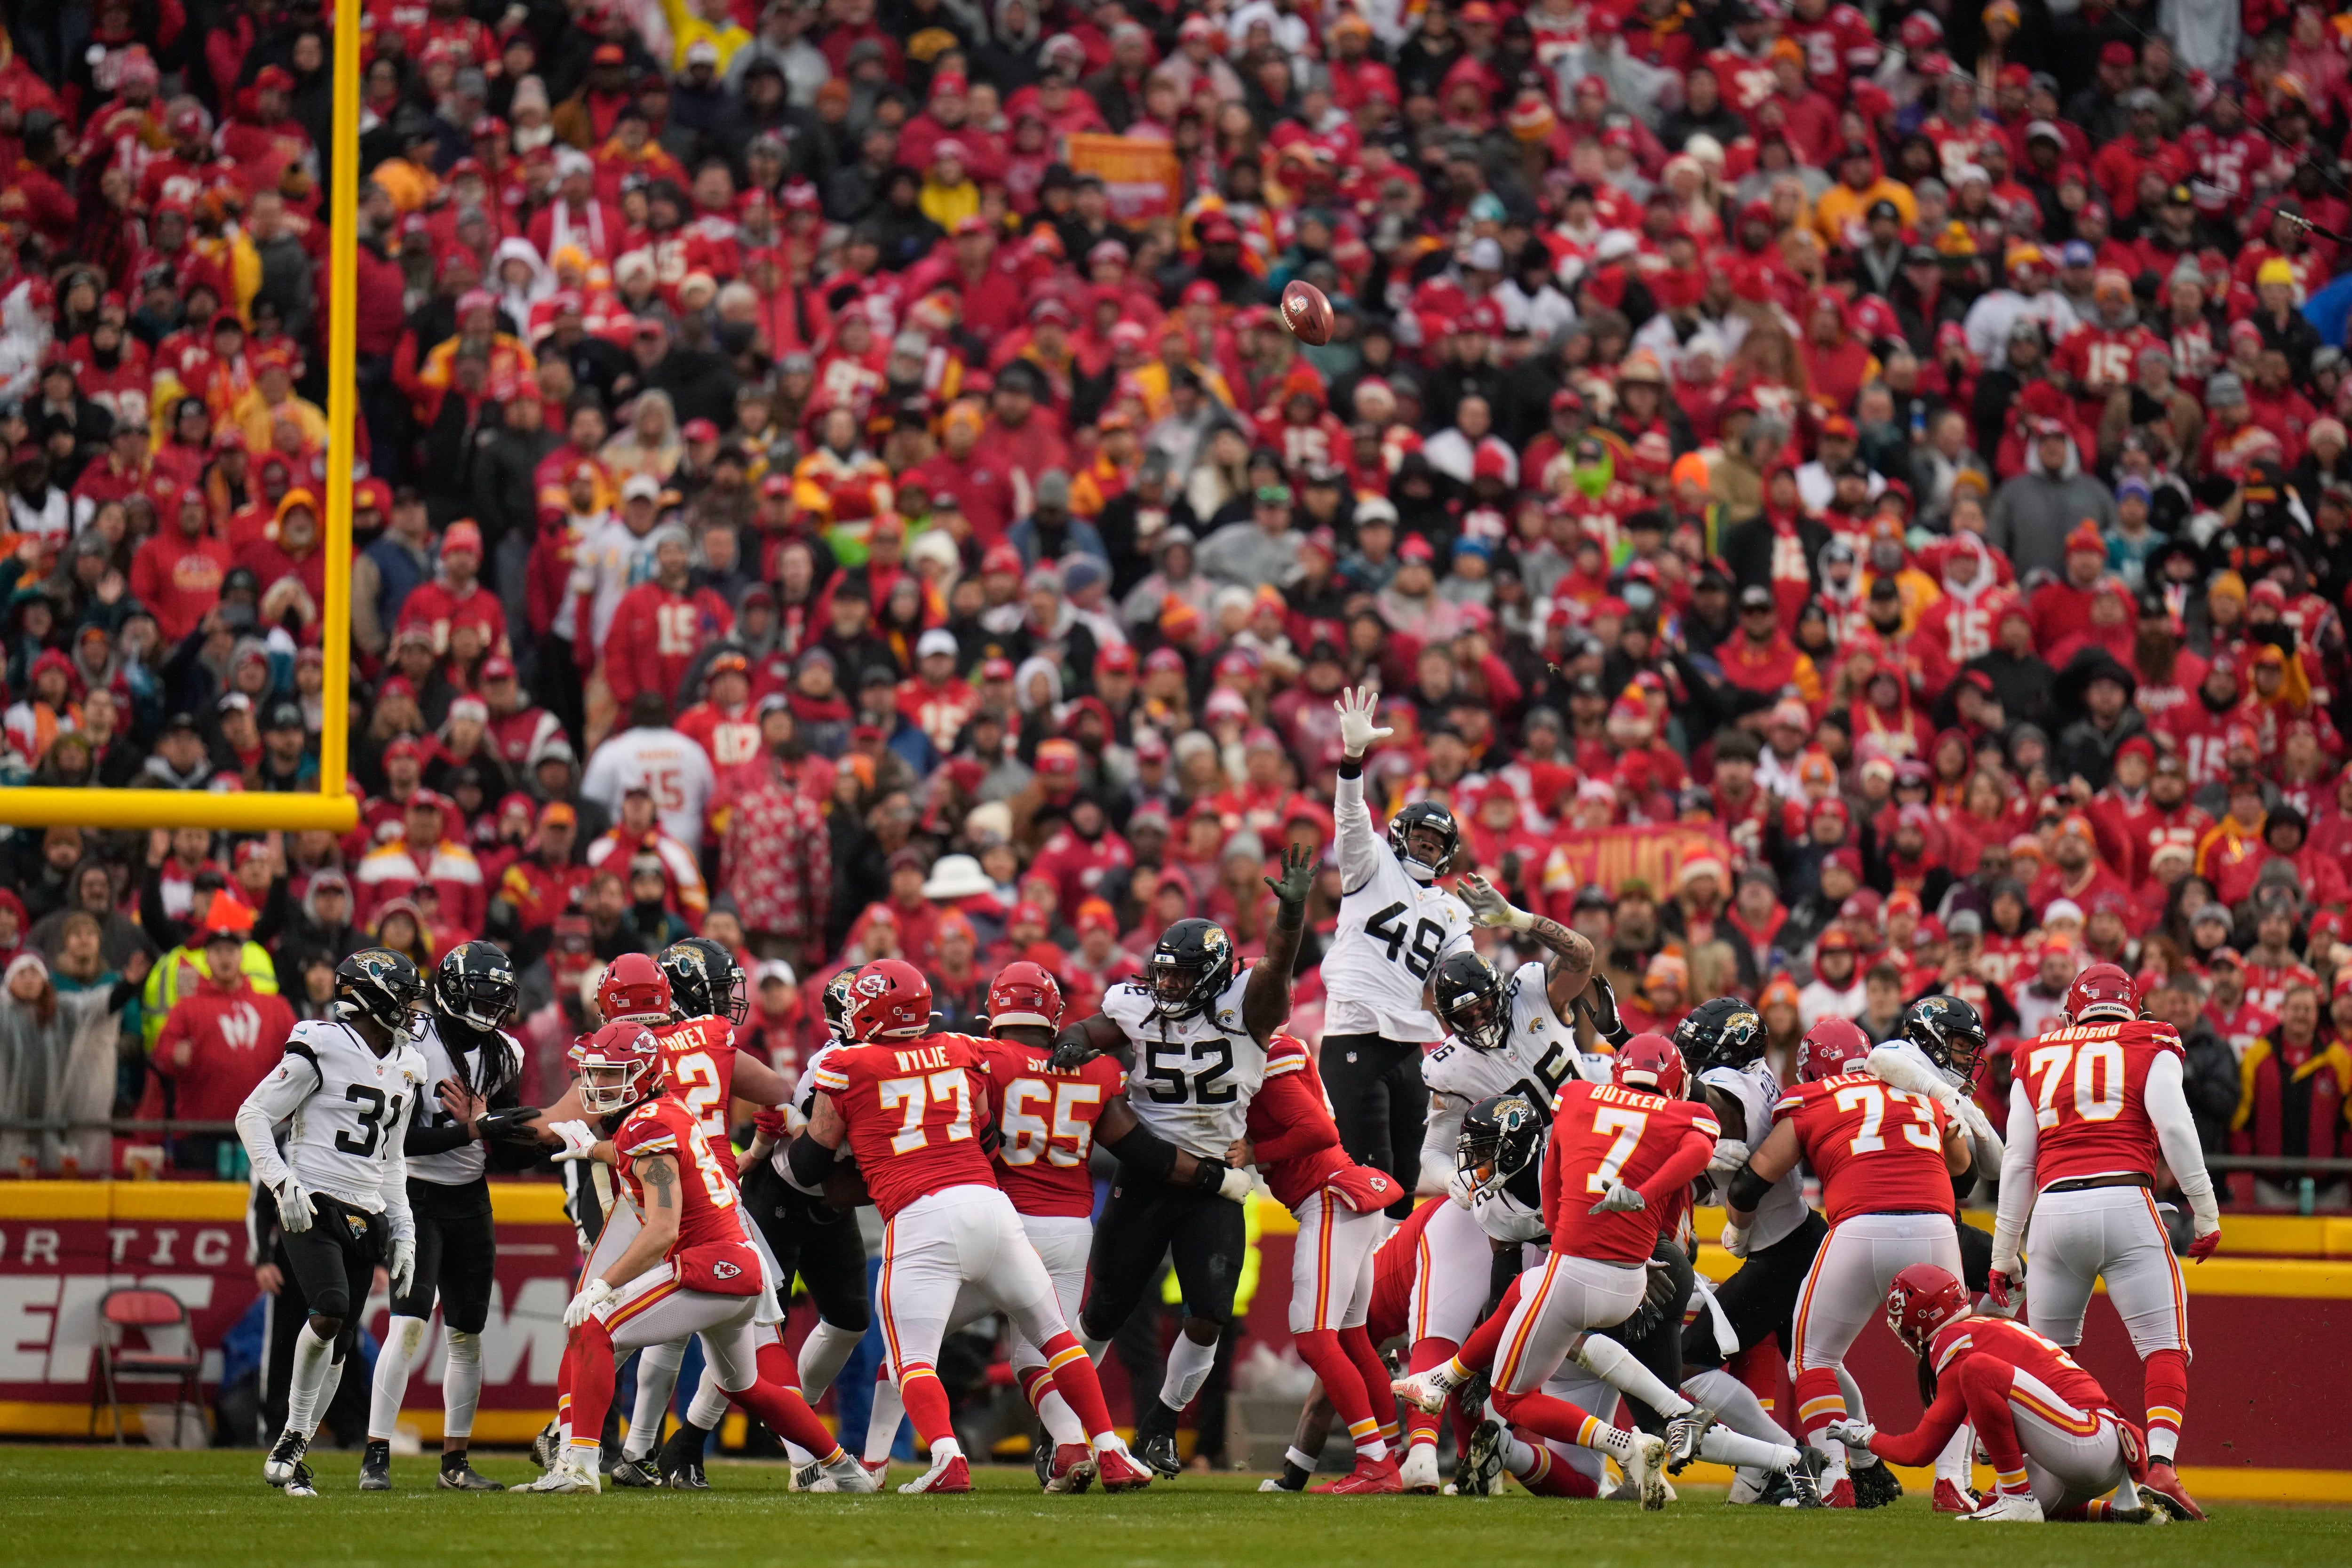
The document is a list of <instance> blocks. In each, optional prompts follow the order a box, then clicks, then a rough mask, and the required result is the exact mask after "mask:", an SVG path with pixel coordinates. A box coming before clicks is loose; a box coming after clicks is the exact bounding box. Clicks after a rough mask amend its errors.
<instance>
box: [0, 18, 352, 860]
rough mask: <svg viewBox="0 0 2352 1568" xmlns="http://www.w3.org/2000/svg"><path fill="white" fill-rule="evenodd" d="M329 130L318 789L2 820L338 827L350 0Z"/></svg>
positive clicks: (345, 659)
mask: <svg viewBox="0 0 2352 1568" xmlns="http://www.w3.org/2000/svg"><path fill="white" fill-rule="evenodd" d="M334 13H335V55H334V84H335V86H334V132H333V148H332V152H331V163H330V173H331V179H330V181H329V190H330V193H331V201H332V203H333V206H332V210H331V212H330V214H329V222H328V239H327V285H328V286H327V432H328V433H327V498H326V499H327V532H326V544H325V548H326V552H327V562H326V566H327V594H326V603H325V604H324V605H320V619H319V627H320V638H321V640H322V643H323V647H321V649H320V652H321V654H322V655H323V656H324V657H323V665H324V672H325V676H326V688H325V690H324V692H323V693H322V699H323V701H324V704H325V710H324V713H323V714H322V716H321V718H320V725H319V793H318V794H316V795H307V794H306V795H263V794H258V793H255V794H249V795H248V794H240V793H236V792H230V793H226V794H224V793H220V792H216V791H212V790H167V789H47V788H26V789H0V822H5V823H6V824H7V825H8V826H14V827H52V826H71V827H116V828H120V827H133V828H136V827H209V828H214V829H215V830H225V831H228V832H233V833H267V832H269V831H271V830H272V829H278V830H282V831H287V832H299V831H301V830H303V829H306V828H314V827H317V828H325V829H327V830H328V831H330V832H333V833H342V832H347V831H349V830H350V829H351V828H352V826H354V825H356V824H357V823H358V821H359V816H360V803H359V801H358V800H357V799H356V798H355V797H354V796H353V795H352V794H351V793H350V791H349V789H348V788H347V787H346V782H345V781H346V779H347V777H348V773H349V760H350V754H351V686H352V462H353V459H354V458H355V456H356V448H355V447H354V445H353V442H352V433H353V431H354V430H355V429H356V427H357V419H358V414H359V406H358V405H359V388H358V384H357V380H356V375H355V361H356V359H357V344H358V337H357V323H358V305H359V302H358V300H356V299H355V298H354V292H355V290H356V289H357V287H358V277H359V266H358V257H359V180H360V0H335V5H334Z"/></svg>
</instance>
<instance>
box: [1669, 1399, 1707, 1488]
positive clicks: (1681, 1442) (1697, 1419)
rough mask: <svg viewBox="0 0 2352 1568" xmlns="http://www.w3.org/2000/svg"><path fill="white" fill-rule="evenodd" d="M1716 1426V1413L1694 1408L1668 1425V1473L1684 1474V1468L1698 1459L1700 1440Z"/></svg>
mask: <svg viewBox="0 0 2352 1568" xmlns="http://www.w3.org/2000/svg"><path fill="white" fill-rule="evenodd" d="M1714 1425H1715V1412H1714V1411H1712V1410H1707V1409H1704V1408H1694V1409H1693V1410H1692V1411H1691V1413H1690V1414H1689V1415H1677V1416H1675V1418H1674V1419H1673V1420H1671V1421H1669V1422H1667V1423H1666V1473H1667V1474H1669V1475H1680V1474H1682V1468H1683V1467H1684V1466H1685V1465H1687V1464H1689V1463H1690V1462H1691V1461H1692V1460H1693V1459H1695V1458H1698V1446H1699V1441H1700V1439H1702V1438H1704V1437H1705V1436H1706V1429H1707V1428H1708V1427H1710V1426H1714Z"/></svg>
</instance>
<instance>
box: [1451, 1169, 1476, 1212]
mask: <svg viewBox="0 0 2352 1568" xmlns="http://www.w3.org/2000/svg"><path fill="white" fill-rule="evenodd" d="M1445 1195H1446V1196H1447V1197H1449V1198H1452V1199H1453V1200H1454V1202H1455V1203H1457V1204H1460V1205H1462V1206H1463V1207H1464V1208H1465V1209H1466V1208H1468V1207H1469V1206H1470V1205H1471V1202H1472V1200H1474V1199H1475V1198H1476V1197H1477V1195H1478V1178H1477V1177H1475V1176H1474V1175H1472V1174H1471V1173H1469V1172H1467V1171H1464V1170H1456V1171H1455V1172H1454V1173H1453V1174H1452V1175H1450V1176H1448V1177H1446V1178H1445Z"/></svg>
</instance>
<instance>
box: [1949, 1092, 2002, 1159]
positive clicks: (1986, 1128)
mask: <svg viewBox="0 0 2352 1568" xmlns="http://www.w3.org/2000/svg"><path fill="white" fill-rule="evenodd" d="M1958 1115H1959V1121H1960V1131H1963V1132H1965V1133H1967V1134H1968V1135H1969V1138H1970V1139H1971V1140H1973V1141H1974V1142H1978V1143H1980V1144H1982V1145H1983V1146H1984V1147H1986V1148H1988V1149H1999V1148H2000V1147H2001V1142H2000V1133H1998V1132H1996V1131H1993V1127H1992V1118H1991V1117H1990V1116H1987V1115H1986V1114H1985V1113H1984V1108H1983V1107H1982V1106H1980V1105H1979V1104H1978V1103H1977V1102H1976V1101H1975V1100H1961V1101H1960V1109H1959V1112H1958Z"/></svg>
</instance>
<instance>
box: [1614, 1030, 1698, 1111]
mask: <svg viewBox="0 0 2352 1568" xmlns="http://www.w3.org/2000/svg"><path fill="white" fill-rule="evenodd" d="M1609 1077H1610V1079H1611V1080H1612V1082H1614V1083H1615V1084H1616V1085H1617V1087H1618V1088H1620V1089H1648V1090H1649V1091H1650V1092H1651V1093H1653V1094H1663V1095H1664V1096H1665V1097H1666V1098H1667V1099H1668V1100H1680V1099H1681V1098H1682V1095H1683V1054H1682V1052H1680V1051H1678V1050H1676V1049H1675V1043H1674V1041H1672V1040H1670V1039H1668V1038H1666V1037H1665V1036H1664V1035H1636V1036H1634V1037H1633V1038H1632V1039H1630V1040H1628V1041H1626V1042H1625V1043H1624V1044H1623V1045H1622V1046H1620V1047H1618V1048H1617V1060H1616V1061H1615V1062H1614V1063H1613V1064H1612V1066H1611V1067H1610V1068H1609Z"/></svg>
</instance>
